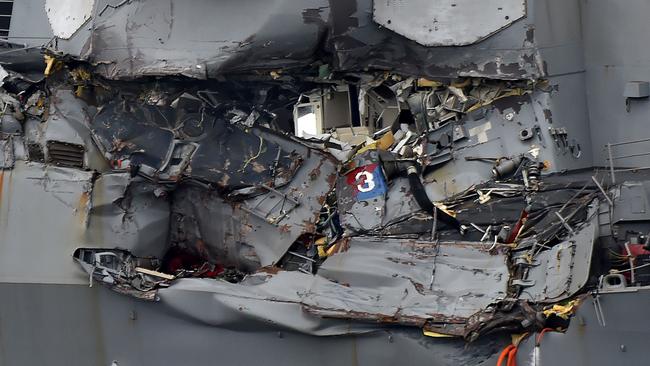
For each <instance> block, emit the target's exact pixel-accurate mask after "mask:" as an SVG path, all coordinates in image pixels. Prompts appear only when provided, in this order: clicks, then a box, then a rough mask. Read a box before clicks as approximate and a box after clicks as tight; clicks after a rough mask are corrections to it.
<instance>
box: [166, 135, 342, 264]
mask: <svg viewBox="0 0 650 366" xmlns="http://www.w3.org/2000/svg"><path fill="white" fill-rule="evenodd" d="M265 138H266V139H267V140H268V141H269V143H272V144H278V145H279V146H281V147H282V149H283V150H284V151H294V152H296V153H298V154H299V155H300V156H303V157H305V158H304V161H303V163H302V165H301V166H300V167H299V168H298V170H297V171H296V172H295V175H294V177H293V179H292V180H291V181H290V182H289V183H287V184H286V185H284V186H283V187H277V188H274V189H272V190H269V189H268V188H263V187H262V188H261V191H262V192H263V193H262V194H260V195H257V196H254V197H252V198H247V199H244V200H229V201H226V200H225V199H224V197H222V196H220V195H219V194H218V193H217V192H216V191H209V190H205V189H203V188H196V187H192V186H191V185H187V186H183V185H181V187H179V188H178V189H177V190H176V192H175V193H174V202H173V205H172V212H173V214H174V218H173V220H172V229H171V230H172V242H177V243H184V245H186V246H193V247H195V246H199V247H201V248H205V249H207V251H208V253H209V254H210V257H211V258H212V259H214V260H216V261H217V262H221V263H223V264H232V265H238V264H242V265H244V267H245V268H248V269H254V268H256V267H257V266H259V265H262V266H267V265H272V264H275V263H277V262H278V260H279V259H280V258H281V257H282V256H283V255H284V254H285V252H286V251H287V250H288V249H289V247H290V246H291V244H292V243H293V242H294V241H295V240H296V239H297V238H298V237H299V236H300V235H302V234H305V233H313V232H314V231H315V225H316V223H317V222H318V215H319V212H320V209H321V207H322V205H323V203H324V202H325V197H326V195H327V194H328V193H329V192H330V191H331V190H332V188H333V187H334V182H335V180H336V171H337V162H336V161H335V159H334V158H333V157H331V156H330V155H328V154H326V153H323V152H320V151H317V150H312V149H309V148H307V147H306V146H304V145H302V144H300V143H297V142H295V141H292V140H289V139H287V138H286V137H282V136H279V135H265ZM251 248H253V249H254V250H251ZM224 262H225V263H224Z"/></svg>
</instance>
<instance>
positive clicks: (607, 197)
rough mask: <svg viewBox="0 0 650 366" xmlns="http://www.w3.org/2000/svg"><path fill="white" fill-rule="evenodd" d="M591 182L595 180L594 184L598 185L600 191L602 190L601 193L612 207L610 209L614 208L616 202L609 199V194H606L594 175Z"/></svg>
mask: <svg viewBox="0 0 650 366" xmlns="http://www.w3.org/2000/svg"><path fill="white" fill-rule="evenodd" d="M591 180H593V181H594V183H596V187H598V189H600V191H601V192H602V193H603V194H604V195H605V198H606V199H607V202H609V206H610V207H613V206H614V202H612V199H611V198H609V196H608V195H607V192H605V190H604V189H603V186H601V185H600V183H598V181H597V180H596V177H594V176H593V175H592V176H591Z"/></svg>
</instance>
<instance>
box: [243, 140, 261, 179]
mask: <svg viewBox="0 0 650 366" xmlns="http://www.w3.org/2000/svg"><path fill="white" fill-rule="evenodd" d="M258 137H259V136H258ZM259 139H260V147H259V149H258V150H257V154H255V155H254V156H251V157H250V158H248V159H246V161H245V162H244V166H242V168H241V171H244V169H246V167H247V166H248V164H249V163H250V162H251V161H253V160H255V159H257V158H258V157H259V156H260V155H261V154H262V145H263V144H264V139H263V138H261V137H259Z"/></svg>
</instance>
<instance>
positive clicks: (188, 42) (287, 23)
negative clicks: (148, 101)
mask: <svg viewBox="0 0 650 366" xmlns="http://www.w3.org/2000/svg"><path fill="white" fill-rule="evenodd" d="M513 1H514V0H513ZM508 2H510V1H508ZM107 3H110V4H111V5H112V6H109V7H107V6H105V5H106V4H107ZM373 3H374V2H373V1H372V0H308V1H294V0H273V1H251V2H247V3H244V4H242V3H241V2H233V3H228V2H226V3H224V2H214V1H209V0H196V1H191V2H187V1H178V0H175V1H169V2H165V3H164V4H159V3H156V4H155V5H154V4H153V1H151V0H150V1H137V2H134V1H131V2H116V1H110V2H109V1H99V0H98V1H97V5H96V10H97V11H96V13H97V14H96V16H95V18H94V19H93V20H91V21H92V22H94V24H92V25H91V26H89V27H88V30H87V29H86V28H84V27H81V28H80V29H79V31H78V32H77V34H75V35H74V36H72V37H71V38H70V39H69V40H67V41H66V40H60V41H59V42H58V43H57V44H56V46H55V47H56V51H57V52H62V53H68V54H72V55H75V56H77V55H78V56H80V57H81V58H82V59H87V60H91V61H93V62H95V63H96V64H97V71H98V72H99V73H101V74H102V75H103V76H105V77H107V78H109V79H129V78H134V77H140V76H147V75H185V76H189V77H193V78H198V79H205V78H215V77H217V76H219V75H223V74H226V73H231V72H241V71H250V70H256V69H257V70H269V69H290V68H296V67H308V65H309V64H310V63H311V62H313V61H314V60H315V59H316V58H317V57H318V56H317V55H319V54H320V52H323V51H324V52H326V53H327V54H332V55H334V60H333V61H332V62H331V67H332V69H336V70H341V71H361V70H364V69H366V70H367V69H371V70H392V71H394V72H395V73H401V74H410V75H421V76H427V77H452V78H454V77H464V76H473V77H493V78H498V79H519V78H536V77H540V76H542V75H544V69H543V66H542V62H541V61H538V58H539V57H538V52H537V50H536V49H535V48H534V39H533V32H532V30H531V31H529V28H528V27H529V26H530V24H524V22H521V21H519V22H515V23H514V24H512V25H511V26H510V27H507V28H506V29H504V30H502V31H501V32H498V33H497V34H495V35H493V36H492V37H489V38H488V39H486V40H485V41H484V42H481V44H472V45H468V46H466V47H469V48H462V49H459V48H457V47H452V46H448V47H427V46H423V45H421V44H418V43H417V42H415V41H411V40H409V39H406V38H405V37H403V36H401V35H399V34H397V33H395V32H393V31H392V30H390V29H387V28H385V27H382V26H380V25H379V24H377V23H375V22H373ZM463 3H464V2H463ZM518 3H521V1H518ZM472 6H476V5H474V4H473V5H472ZM506 9H507V8H506V7H504V10H502V11H503V12H507V11H508V10H506ZM517 9H521V5H520V4H519V5H517ZM470 13H472V14H474V13H475V14H480V15H481V16H482V14H481V13H480V12H479V11H475V10H473V11H471V12H470ZM516 13H520V12H515V13H513V14H516ZM508 16H509V17H510V15H508ZM516 17H517V16H516V15H512V17H511V18H510V19H505V15H504V16H503V18H502V19H503V21H506V22H510V21H514V18H516ZM424 18H425V19H427V20H428V19H430V18H428V17H424ZM439 21H442V19H440V20H439ZM404 22H408V23H409V25H410V24H411V23H413V21H412V19H411V18H408V19H405V20H404ZM423 22H424V20H423ZM391 23H392V20H391ZM484 23H485V22H484V21H483V20H482V21H480V22H472V23H471V27H469V28H468V29H467V30H466V31H465V32H459V33H461V34H464V33H468V34H471V30H472V29H474V28H476V27H477V26H480V25H481V24H484ZM467 24H470V23H467ZM493 27H495V25H492V28H493ZM531 28H532V27H531ZM426 33H427V34H428V33H429V32H428V28H427V29H426ZM431 33H433V32H431ZM454 42H459V41H454V40H451V41H450V42H449V43H454ZM461 42H462V38H461Z"/></svg>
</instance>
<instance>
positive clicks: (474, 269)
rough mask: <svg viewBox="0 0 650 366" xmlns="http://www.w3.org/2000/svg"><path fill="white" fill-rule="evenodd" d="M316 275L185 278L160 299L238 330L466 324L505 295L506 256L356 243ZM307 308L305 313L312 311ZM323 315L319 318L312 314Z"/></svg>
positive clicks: (456, 247)
mask: <svg viewBox="0 0 650 366" xmlns="http://www.w3.org/2000/svg"><path fill="white" fill-rule="evenodd" d="M349 245H350V248H349V250H348V251H347V252H342V253H339V254H336V255H334V256H332V257H331V258H329V259H327V261H325V263H324V264H323V265H322V266H321V268H320V270H319V272H318V274H317V275H315V276H312V275H309V274H305V273H302V272H286V271H280V272H276V271H269V273H265V272H259V273H257V274H254V275H252V276H249V277H247V278H246V279H245V280H244V281H242V282H241V283H239V284H232V283H228V282H225V281H213V280H202V279H196V280H194V279H191V280H190V279H188V280H180V281H177V282H175V283H174V284H172V285H171V286H170V287H169V288H167V289H161V290H159V297H160V301H161V302H162V303H163V304H166V305H168V306H170V307H172V308H173V309H174V310H175V311H178V312H180V313H182V314H184V315H187V316H190V317H192V318H194V319H197V320H200V321H201V322H204V323H207V324H211V325H215V326H220V327H227V328H230V329H238V330H258V329H259V327H264V326H267V325H268V324H269V323H271V324H273V325H274V326H280V327H286V328H288V329H293V330H296V331H300V332H304V333H309V334H315V335H335V334H348V333H357V332H359V331H367V330H368V329H369V328H367V327H366V326H362V325H359V324H362V323H359V324H358V323H352V324H348V325H344V324H347V323H340V322H332V321H331V320H327V319H319V317H323V318H339V319H352V320H354V321H355V322H380V323H397V324H403V325H411V326H420V327H421V326H424V325H425V323H426V322H427V321H429V320H432V321H435V322H442V323H450V327H449V329H448V333H450V334H455V335H460V334H462V330H459V329H458V328H454V327H452V326H451V324H454V325H455V326H457V327H460V328H462V325H463V323H464V319H466V318H467V317H469V316H471V315H473V314H475V313H477V312H479V311H481V310H483V309H484V308H486V307H487V306H488V305H490V304H492V303H494V302H496V301H498V300H500V299H502V298H504V297H505V294H506V289H507V284H508V268H507V266H506V256H505V255H502V254H490V253H489V252H488V251H487V248H488V245H484V244H481V243H451V242H450V243H440V244H439V245H435V244H434V243H431V242H416V241H403V240H398V239H386V240H379V239H376V238H353V239H351V240H350V242H349ZM302 310H306V313H305V312H304V311H302ZM309 314H312V315H316V316H318V317H313V316H312V315H309Z"/></svg>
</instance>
